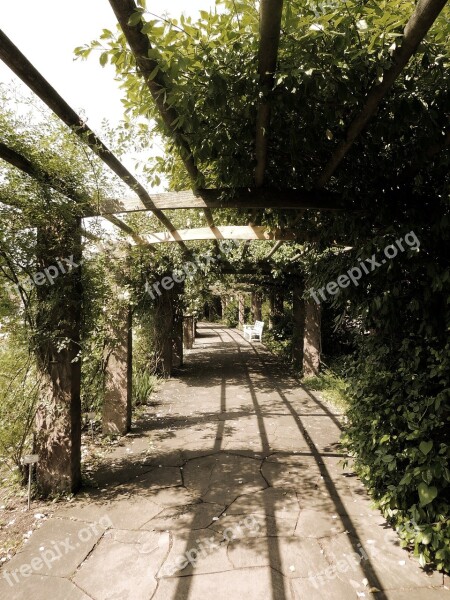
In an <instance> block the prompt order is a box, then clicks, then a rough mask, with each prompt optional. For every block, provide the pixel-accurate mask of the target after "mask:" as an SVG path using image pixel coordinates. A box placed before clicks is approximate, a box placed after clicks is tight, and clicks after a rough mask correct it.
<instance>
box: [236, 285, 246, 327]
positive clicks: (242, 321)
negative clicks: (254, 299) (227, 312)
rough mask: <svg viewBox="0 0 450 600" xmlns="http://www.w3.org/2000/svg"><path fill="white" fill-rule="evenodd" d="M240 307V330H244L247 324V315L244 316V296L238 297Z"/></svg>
mask: <svg viewBox="0 0 450 600" xmlns="http://www.w3.org/2000/svg"><path fill="white" fill-rule="evenodd" d="M238 306H239V328H240V329H242V330H243V329H244V323H245V315H244V310H245V297H244V294H239V295H238Z"/></svg>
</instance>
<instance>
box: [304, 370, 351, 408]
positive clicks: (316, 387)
mask: <svg viewBox="0 0 450 600" xmlns="http://www.w3.org/2000/svg"><path fill="white" fill-rule="evenodd" d="M302 383H303V385H304V386H305V387H307V388H308V389H310V390H313V391H317V392H321V394H322V397H323V398H324V399H325V400H328V401H329V402H331V403H332V404H334V405H335V406H336V407H338V408H341V409H343V410H345V409H346V408H347V407H348V395H347V392H348V383H346V381H345V380H344V379H343V378H342V377H341V376H340V375H339V374H338V373H336V371H334V370H333V369H331V368H326V369H325V370H324V371H322V372H321V373H320V374H319V375H317V377H306V378H305V379H303V380H302Z"/></svg>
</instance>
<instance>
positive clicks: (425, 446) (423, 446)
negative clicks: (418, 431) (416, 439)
mask: <svg viewBox="0 0 450 600" xmlns="http://www.w3.org/2000/svg"><path fill="white" fill-rule="evenodd" d="M432 447H433V442H432V441H431V440H430V441H429V442H420V444H419V448H420V451H421V452H422V453H423V454H425V455H427V454H428V452H430V450H431V448H432Z"/></svg>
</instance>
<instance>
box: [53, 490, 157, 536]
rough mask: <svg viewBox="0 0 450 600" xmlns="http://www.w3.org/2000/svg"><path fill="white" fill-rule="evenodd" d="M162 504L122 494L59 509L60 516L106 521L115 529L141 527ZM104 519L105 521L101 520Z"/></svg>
mask: <svg viewBox="0 0 450 600" xmlns="http://www.w3.org/2000/svg"><path fill="white" fill-rule="evenodd" d="M161 510H162V509H161V506H160V505H159V504H157V503H156V502H152V500H150V499H148V498H146V497H141V496H132V495H128V494H126V495H121V496H119V497H118V498H117V499H116V500H113V501H108V502H104V503H95V504H93V503H89V502H86V501H84V502H83V503H81V506H80V505H79V504H78V503H75V504H74V505H73V506H71V507H69V508H65V509H63V510H61V511H59V512H58V513H57V514H58V516H60V517H65V518H70V519H76V520H82V521H86V522H89V523H98V522H103V521H104V522H105V524H108V521H109V526H110V527H114V528H115V529H139V528H140V527H142V526H143V525H145V523H147V522H148V521H149V520H150V519H152V518H153V517H155V516H156V515H157V514H158V513H160V512H161ZM101 519H103V521H101Z"/></svg>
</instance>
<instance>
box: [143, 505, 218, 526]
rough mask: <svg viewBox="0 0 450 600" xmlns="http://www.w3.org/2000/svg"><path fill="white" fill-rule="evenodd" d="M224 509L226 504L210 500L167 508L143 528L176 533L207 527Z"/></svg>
mask: <svg viewBox="0 0 450 600" xmlns="http://www.w3.org/2000/svg"><path fill="white" fill-rule="evenodd" d="M224 509H225V506H220V505H219V504H212V503H209V502H202V503H200V504H190V505H189V504H188V505H187V506H175V507H172V508H166V509H164V510H163V511H162V512H160V513H159V514H158V516H156V517H155V518H153V519H152V520H151V521H149V522H148V523H146V524H145V525H144V526H143V527H142V529H148V530H152V531H169V530H170V531H172V532H174V533H186V532H189V531H195V530H197V529H205V528H206V527H208V526H209V525H210V524H211V523H213V522H214V521H213V519H214V518H218V517H219V515H220V514H221V513H222V512H223V511H224Z"/></svg>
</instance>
